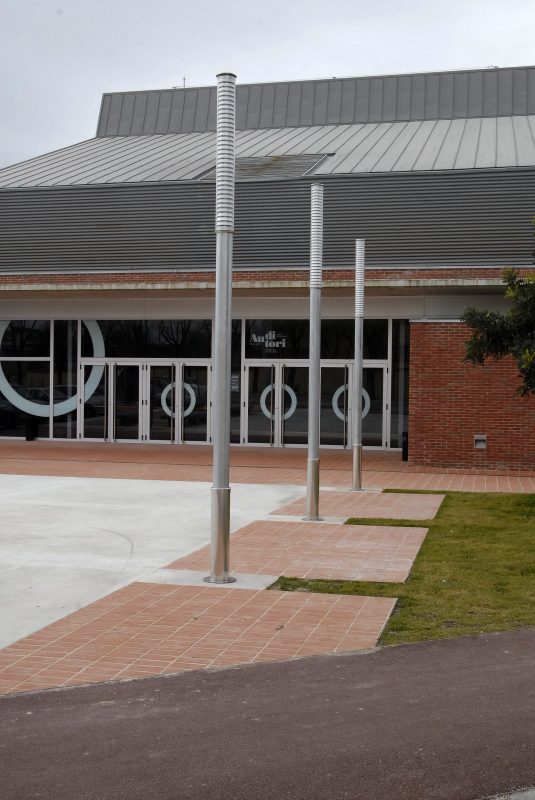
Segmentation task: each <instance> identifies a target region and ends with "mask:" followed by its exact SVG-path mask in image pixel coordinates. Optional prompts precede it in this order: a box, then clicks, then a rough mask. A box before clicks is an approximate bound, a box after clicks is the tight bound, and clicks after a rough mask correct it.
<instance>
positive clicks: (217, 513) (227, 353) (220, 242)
mask: <svg viewBox="0 0 535 800" xmlns="http://www.w3.org/2000/svg"><path fill="white" fill-rule="evenodd" d="M235 130H236V76H235V75H233V74H231V73H222V74H221V75H218V76H217V149H216V214H215V231H216V289H215V321H214V332H213V344H212V357H213V387H214V388H213V398H214V399H213V407H212V440H213V444H214V482H213V487H212V542H211V568H210V575H209V577H207V578H205V580H206V581H208V582H210V583H231V582H233V581H235V580H236V579H235V578H231V577H230V576H229V539H230V485H229V472H230V469H229V460H230V371H231V360H230V359H231V340H232V245H233V238H234V177H235V164H236V157H235V138H236V134H235Z"/></svg>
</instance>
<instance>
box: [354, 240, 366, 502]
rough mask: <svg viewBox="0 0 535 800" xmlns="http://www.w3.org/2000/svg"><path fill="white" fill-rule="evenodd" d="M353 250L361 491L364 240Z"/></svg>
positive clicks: (358, 479)
mask: <svg viewBox="0 0 535 800" xmlns="http://www.w3.org/2000/svg"><path fill="white" fill-rule="evenodd" d="M355 244H356V250H355V370H354V380H353V484H352V486H351V489H352V491H353V492H358V491H360V490H361V489H362V344H363V324H362V323H363V318H364V257H365V244H366V243H365V240H364V239H357V240H356V243H355Z"/></svg>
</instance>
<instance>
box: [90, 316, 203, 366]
mask: <svg viewBox="0 0 535 800" xmlns="http://www.w3.org/2000/svg"><path fill="white" fill-rule="evenodd" d="M98 325H99V327H100V330H101V332H102V336H103V339H104V352H105V355H106V356H109V357H113V358H168V359H171V358H210V355H211V338H212V321H211V320H209V319H185V320H176V319H174V320H173V319H163V320H158V319H149V320H146V319H139V320H136V319H123V320H99V321H98ZM93 355H94V353H93V343H92V341H91V337H90V335H89V331H88V330H87V328H86V327H85V325H83V326H82V356H87V357H90V358H91V357H92V356H93Z"/></svg>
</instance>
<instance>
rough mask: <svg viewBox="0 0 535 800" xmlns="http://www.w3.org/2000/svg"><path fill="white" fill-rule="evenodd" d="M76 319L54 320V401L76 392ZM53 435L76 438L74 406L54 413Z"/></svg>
mask: <svg viewBox="0 0 535 800" xmlns="http://www.w3.org/2000/svg"><path fill="white" fill-rule="evenodd" d="M77 333H78V323H77V322H76V320H56V321H55V322H54V361H53V372H52V375H53V382H54V403H62V402H64V401H65V400H68V399H69V398H70V397H73V396H74V395H75V394H76V391H77V387H76V363H77V344H78V341H77V339H78V337H77ZM52 425H53V435H54V438H56V439H76V407H75V408H74V409H73V410H72V411H69V412H68V413H67V414H62V415H61V416H56V415H54V418H53V421H52Z"/></svg>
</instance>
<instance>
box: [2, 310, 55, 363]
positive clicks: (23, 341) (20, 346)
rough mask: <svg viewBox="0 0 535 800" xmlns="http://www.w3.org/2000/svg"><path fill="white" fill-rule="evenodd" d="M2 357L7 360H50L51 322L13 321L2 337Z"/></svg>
mask: <svg viewBox="0 0 535 800" xmlns="http://www.w3.org/2000/svg"><path fill="white" fill-rule="evenodd" d="M0 355H1V356H4V357H6V358H7V357H11V358H13V357H18V358H37V357H45V358H50V321H49V320H48V319H37V320H35V319H34V320H32V319H22V320H20V319H12V320H11V322H10V323H9V325H8V326H7V328H6V329H5V332H4V335H3V337H2V346H1V348H0Z"/></svg>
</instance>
